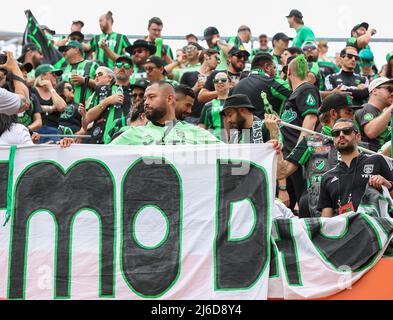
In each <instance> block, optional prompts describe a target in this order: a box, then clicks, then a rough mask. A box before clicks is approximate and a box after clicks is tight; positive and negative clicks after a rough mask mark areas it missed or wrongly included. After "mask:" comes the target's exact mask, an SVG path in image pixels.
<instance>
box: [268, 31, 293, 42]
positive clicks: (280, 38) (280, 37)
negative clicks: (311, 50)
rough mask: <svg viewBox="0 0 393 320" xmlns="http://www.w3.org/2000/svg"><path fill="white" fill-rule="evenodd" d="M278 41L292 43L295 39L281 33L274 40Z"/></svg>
mask: <svg viewBox="0 0 393 320" xmlns="http://www.w3.org/2000/svg"><path fill="white" fill-rule="evenodd" d="M278 40H283V41H290V40H293V38H290V37H288V36H287V35H286V34H285V33H283V32H279V33H276V34H275V35H274V37H273V39H272V41H278Z"/></svg>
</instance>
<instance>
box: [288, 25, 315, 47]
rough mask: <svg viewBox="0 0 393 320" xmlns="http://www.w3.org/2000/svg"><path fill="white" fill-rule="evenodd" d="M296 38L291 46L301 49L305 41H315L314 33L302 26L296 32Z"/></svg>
mask: <svg viewBox="0 0 393 320" xmlns="http://www.w3.org/2000/svg"><path fill="white" fill-rule="evenodd" d="M296 33H297V35H296V37H295V39H293V44H292V45H293V46H294V47H298V48H301V46H302V45H303V43H304V42H306V41H315V35H314V32H313V31H312V30H311V29H310V28H309V27H306V26H302V27H301V28H299V29H298V30H296Z"/></svg>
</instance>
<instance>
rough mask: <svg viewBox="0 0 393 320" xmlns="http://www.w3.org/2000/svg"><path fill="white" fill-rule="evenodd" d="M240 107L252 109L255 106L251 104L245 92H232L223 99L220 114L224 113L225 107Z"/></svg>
mask: <svg viewBox="0 0 393 320" xmlns="http://www.w3.org/2000/svg"><path fill="white" fill-rule="evenodd" d="M231 108H233V109H241V108H247V109H250V110H252V111H254V110H256V108H255V107H254V106H253V105H252V104H251V101H250V98H249V97H248V96H246V95H245V94H234V95H233V96H230V97H229V98H228V99H226V100H225V103H224V106H223V107H222V111H221V112H220V114H221V115H223V114H224V111H225V110H227V109H231Z"/></svg>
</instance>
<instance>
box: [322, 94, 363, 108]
mask: <svg viewBox="0 0 393 320" xmlns="http://www.w3.org/2000/svg"><path fill="white" fill-rule="evenodd" d="M345 108H351V109H361V108H362V106H355V105H354V104H353V102H352V99H351V97H350V96H349V95H347V94H343V93H333V94H331V95H330V96H328V97H327V98H326V99H324V100H323V102H322V106H321V108H320V109H319V112H320V113H326V112H329V111H330V110H333V109H336V110H337V109H345Z"/></svg>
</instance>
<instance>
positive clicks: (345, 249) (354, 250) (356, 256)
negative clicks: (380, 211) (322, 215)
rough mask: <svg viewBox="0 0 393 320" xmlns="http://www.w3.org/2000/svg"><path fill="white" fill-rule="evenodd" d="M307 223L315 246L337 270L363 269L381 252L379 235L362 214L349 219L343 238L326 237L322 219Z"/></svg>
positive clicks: (311, 220)
mask: <svg viewBox="0 0 393 320" xmlns="http://www.w3.org/2000/svg"><path fill="white" fill-rule="evenodd" d="M370 219H371V218H370ZM306 223H307V224H308V226H309V229H310V233H311V240H312V242H313V244H314V245H315V246H316V247H317V248H318V249H319V250H320V251H321V252H322V254H323V255H324V258H325V259H327V260H328V262H330V263H331V264H332V265H333V266H334V267H335V268H337V269H339V268H340V267H343V266H348V267H350V268H351V270H352V271H356V270H358V269H361V268H363V267H364V266H366V265H368V264H369V263H370V262H371V261H372V260H373V259H374V258H375V256H376V255H377V254H378V253H379V251H380V248H379V241H378V235H377V234H376V233H375V231H374V229H373V228H372V227H371V225H370V224H369V223H368V222H367V221H366V219H365V218H363V217H362V215H360V214H353V215H351V216H350V217H349V218H348V222H347V223H348V227H347V231H346V233H345V234H344V235H342V236H341V237H327V236H324V235H323V234H322V232H321V229H322V224H321V221H320V219H310V220H308V221H306ZM390 231H391V228H390Z"/></svg>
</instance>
